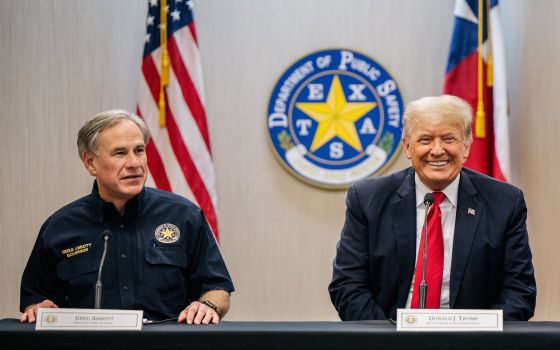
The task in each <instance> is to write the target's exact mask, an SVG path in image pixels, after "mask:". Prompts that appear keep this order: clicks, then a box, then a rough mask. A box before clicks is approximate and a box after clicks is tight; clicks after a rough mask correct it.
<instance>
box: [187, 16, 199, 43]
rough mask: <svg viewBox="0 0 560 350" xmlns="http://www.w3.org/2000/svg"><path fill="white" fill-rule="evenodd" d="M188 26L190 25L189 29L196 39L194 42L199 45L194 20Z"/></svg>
mask: <svg viewBox="0 0 560 350" xmlns="http://www.w3.org/2000/svg"><path fill="white" fill-rule="evenodd" d="M188 27H189V31H190V32H191V35H192V37H193V39H194V42H195V44H196V46H198V38H197V37H196V27H195V25H194V22H192V23H191V24H189V25H188Z"/></svg>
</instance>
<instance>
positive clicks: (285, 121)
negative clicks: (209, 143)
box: [267, 49, 403, 188]
mask: <svg viewBox="0 0 560 350" xmlns="http://www.w3.org/2000/svg"><path fill="white" fill-rule="evenodd" d="M402 113H403V99H402V97H401V93H400V91H399V87H398V85H397V83H396V81H395V80H394V79H393V77H391V75H389V73H388V72H387V71H386V70H385V69H384V68H383V67H382V66H381V65H379V64H378V63H377V62H375V61H374V60H372V59H371V58H369V57H366V56H364V55H362V54H360V53H357V52H355V51H351V50H345V49H334V50H324V51H320V52H315V53H313V54H310V55H308V56H306V57H303V58H302V59H300V60H299V61H297V62H296V63H295V64H293V65H292V66H291V67H290V68H288V69H287V70H286V72H285V73H284V74H283V75H282V77H281V78H280V79H279V80H278V82H277V84H276V86H275V87H274V90H273V92H272V95H271V97H270V102H269V104H268V117H267V129H268V134H269V136H270V143H271V146H272V149H273V150H274V152H275V155H276V156H277V158H278V159H279V160H280V163H281V164H282V165H284V166H285V167H286V169H288V170H289V171H290V173H292V174H293V175H295V176H296V177H297V178H299V179H301V180H303V181H305V182H308V183H310V184H313V185H316V186H319V187H324V188H347V187H348V186H349V185H350V184H352V183H354V182H356V181H358V180H360V179H363V178H366V177H369V176H373V175H378V174H380V173H382V172H383V171H384V170H385V169H386V168H387V167H388V165H389V164H390V163H391V162H392V161H393V160H394V159H395V158H396V157H397V155H398V153H399V151H400V144H401V142H400V141H401V136H402Z"/></svg>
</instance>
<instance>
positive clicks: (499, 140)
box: [443, 0, 510, 181]
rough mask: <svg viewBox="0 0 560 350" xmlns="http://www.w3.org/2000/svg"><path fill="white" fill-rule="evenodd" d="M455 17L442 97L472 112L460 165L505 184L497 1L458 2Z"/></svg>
mask: <svg viewBox="0 0 560 350" xmlns="http://www.w3.org/2000/svg"><path fill="white" fill-rule="evenodd" d="M488 7H490V8H488ZM454 15H455V24H454V28H453V36H452V38H451V47H450V49H449V60H448V62H447V69H446V74H445V82H444V87H443V92H444V93H445V94H449V95H455V96H459V97H461V98H463V99H465V100H466V101H468V102H469V103H470V104H471V106H472V108H473V112H474V119H473V144H472V146H471V151H470V154H469V158H468V159H467V162H466V163H465V166H467V167H469V168H472V169H475V170H477V171H480V172H482V173H485V174H488V175H490V176H493V177H495V178H497V179H500V180H502V181H507V180H508V179H509V178H510V167H509V164H510V163H509V136H508V103H507V89H506V74H505V73H506V66H505V57H504V45H503V38H502V31H501V25H500V18H499V15H498V0H457V1H456V3H455V10H454Z"/></svg>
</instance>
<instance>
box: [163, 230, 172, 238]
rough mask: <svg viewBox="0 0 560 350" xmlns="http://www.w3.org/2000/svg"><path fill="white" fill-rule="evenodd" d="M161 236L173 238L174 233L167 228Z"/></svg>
mask: <svg viewBox="0 0 560 350" xmlns="http://www.w3.org/2000/svg"><path fill="white" fill-rule="evenodd" d="M161 235H162V236H163V238H169V239H171V238H173V231H171V230H170V229H168V228H166V229H165V230H163V232H162V233H161Z"/></svg>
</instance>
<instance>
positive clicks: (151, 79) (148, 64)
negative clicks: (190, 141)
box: [142, 56, 219, 239]
mask: <svg viewBox="0 0 560 350" xmlns="http://www.w3.org/2000/svg"><path fill="white" fill-rule="evenodd" d="M142 72H143V73H144V76H145V77H146V83H147V84H148V87H149V89H150V91H151V93H152V97H153V98H154V101H157V99H158V98H159V74H158V72H157V68H156V65H155V63H154V61H153V59H152V58H151V56H146V58H145V59H144V62H143V64H142ZM166 128H167V132H168V134H169V141H170V143H171V147H172V148H173V151H174V153H175V156H176V158H177V161H178V163H179V164H180V166H181V170H182V172H183V175H184V176H185V179H186V181H187V183H188V185H189V187H190V188H191V191H192V193H193V195H194V196H195V198H196V201H197V202H198V205H199V206H200V208H201V209H202V211H203V212H204V215H205V216H206V220H208V224H209V225H210V227H211V228H212V231H214V235H215V236H216V239H217V238H218V237H219V234H218V220H217V217H216V211H215V208H214V205H213V203H212V200H211V197H210V194H209V193H208V190H207V188H206V186H205V185H204V182H203V181H202V178H201V177H200V174H199V172H198V170H197V169H196V166H195V165H194V162H193V161H192V158H191V155H190V153H189V151H188V148H187V147H186V145H185V143H184V141H183V138H182V137H181V133H180V132H179V128H178V127H177V123H176V122H175V117H174V116H173V114H172V112H171V111H170V109H169V104H168V103H166ZM160 165H161V168H163V164H160ZM150 171H152V168H150ZM152 174H153V173H152ZM154 181H155V178H154ZM158 188H159V185H158Z"/></svg>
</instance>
